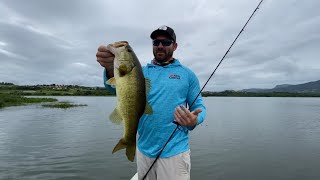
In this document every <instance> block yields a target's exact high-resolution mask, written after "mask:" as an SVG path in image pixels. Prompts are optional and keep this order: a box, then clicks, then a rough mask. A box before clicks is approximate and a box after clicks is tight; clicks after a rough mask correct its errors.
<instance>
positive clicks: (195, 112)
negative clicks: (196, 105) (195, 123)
mask: <svg viewBox="0 0 320 180" xmlns="http://www.w3.org/2000/svg"><path fill="white" fill-rule="evenodd" d="M201 112H202V109H196V110H195V111H193V112H192V113H193V114H194V115H196V116H197V115H198V114H199V113H201Z"/></svg>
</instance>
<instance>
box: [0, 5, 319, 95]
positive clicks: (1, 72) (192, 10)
mask: <svg viewBox="0 0 320 180" xmlns="http://www.w3.org/2000/svg"><path fill="white" fill-rule="evenodd" d="M257 3H258V1H256V0H254V1H253V0H244V1H236V0H230V1H223V0H217V1H208V0H207V1H206V0H202V1H182V0H181V1H170V0H164V1H161V2H160V1H157V2H154V1H147V0H143V1H139V2H136V1H105V0H93V1H75V0H70V1H63V0H56V1H46V0H29V1H24V0H3V1H1V2H0V16H1V17H4V18H2V19H0V42H2V43H0V63H1V66H0V81H7V82H14V83H17V84H50V83H56V84H60V83H61V84H79V85H87V86H102V71H103V68H101V67H100V65H99V64H98V63H97V62H96V59H95V53H96V51H97V47H98V45H101V44H107V43H111V42H113V41H118V40H127V41H129V42H130V44H131V46H132V47H133V48H134V50H135V52H136V54H137V55H138V57H139V59H140V61H141V63H142V64H146V63H148V62H149V61H150V60H151V59H152V56H153V54H152V47H151V41H150V38H149V35H150V33H151V31H152V30H154V29H155V28H157V27H159V26H160V25H163V24H167V25H169V26H172V27H173V28H174V29H175V31H176V33H177V39H178V44H179V46H178V49H177V51H176V52H175V57H176V58H178V59H180V60H181V62H182V63H183V64H184V65H186V66H188V67H189V68H190V69H192V70H194V72H195V73H196V74H197V75H198V77H199V80H200V83H201V85H203V84H204V82H205V81H206V80H207V78H208V77H209V76H210V74H211V73H212V71H213V70H214V68H215V66H216V65H217V64H218V62H219V60H220V59H221V58H222V56H223V55H224V53H225V51H226V50H227V48H228V47H229V45H230V44H231V42H232V41H233V39H234V38H235V36H236V35H237V33H238V32H239V31H240V29H241V27H242V26H243V24H244V23H245V21H246V20H247V18H248V17H249V15H250V14H251V12H252V11H253V9H254V8H255V6H256V5H257ZM158 7H165V8H160V9H159V8H158ZM319 8H320V1H317V0H307V1H298V0H283V1H278V0H268V1H264V3H263V4H262V6H261V8H260V9H259V10H258V12H257V14H256V15H255V16H254V18H253V19H252V21H251V22H250V23H249V24H248V27H247V28H246V29H245V31H244V32H243V34H242V35H241V36H240V38H239V39H238V41H237V43H236V44H235V45H234V47H233V48H232V49H231V51H230V53H229V54H228V56H227V57H226V59H225V61H224V62H223V63H222V64H221V66H220V67H219V69H218V71H217V72H216V74H215V75H214V77H213V79H212V80H211V81H210V83H209V84H208V86H207V88H206V89H208V90H224V89H242V88H251V87H257V88H259V87H261V88H270V87H273V86H274V85H276V84H279V83H303V82H307V81H313V80H318V79H319V77H318V75H317V74H319V70H320V63H319V62H318V59H317V57H319V55H320V54H319V53H320V52H319V51H318V48H319V46H320V44H319V43H320V41H319V39H320V36H319V35H318V34H319V33H318V29H319V28H320V19H319V17H320V13H319V11H318V9H319ZM17 72H19V73H17Z"/></svg>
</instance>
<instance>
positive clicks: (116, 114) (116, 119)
mask: <svg viewBox="0 0 320 180" xmlns="http://www.w3.org/2000/svg"><path fill="white" fill-rule="evenodd" d="M109 119H110V121H111V122H113V123H115V124H121V122H122V117H121V115H120V114H119V111H118V109H117V108H115V109H114V110H113V112H112V113H111V114H110V116H109Z"/></svg>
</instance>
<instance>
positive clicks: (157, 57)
mask: <svg viewBox="0 0 320 180" xmlns="http://www.w3.org/2000/svg"><path fill="white" fill-rule="evenodd" d="M150 37H151V39H152V40H153V41H152V42H153V54H154V59H153V60H152V61H151V63H149V64H147V66H145V67H143V73H144V76H145V78H148V79H149V80H150V81H151V89H150V92H149V94H147V101H148V102H149V104H150V105H151V107H152V109H153V114H151V115H143V116H142V117H141V118H140V120H139V125H138V135H139V137H138V145H137V147H138V148H137V171H138V177H139V179H142V178H143V176H144V175H145V174H146V173H147V171H148V170H149V168H150V166H151V164H152V163H153V161H154V159H155V158H156V157H157V155H158V154H159V153H160V151H161V149H162V148H163V146H164V145H165V143H166V142H167V141H168V139H169V137H170V135H171V134H172V132H173V131H174V129H175V128H176V125H175V124H174V123H173V122H172V120H175V121H176V122H177V123H178V124H180V125H181V127H179V129H178V130H177V131H176V132H175V133H174V135H173V137H172V139H171V140H170V141H169V142H168V144H167V145H166V147H165V149H164V150H163V152H162V153H161V155H160V158H159V159H158V160H157V162H156V163H155V165H154V166H153V167H152V169H151V170H150V172H149V173H148V175H147V176H146V179H150V180H151V179H152V180H153V179H158V180H160V179H161V180H171V179H172V180H180V179H181V180H186V179H190V169H191V163H190V147H189V143H188V133H189V131H191V130H193V129H194V128H195V127H196V126H197V125H199V124H200V123H202V122H203V121H204V118H205V115H206V108H205V106H204V104H203V101H202V97H201V95H200V96H199V97H198V98H197V99H196V97H197V95H198V93H199V91H200V85H199V81H198V78H197V77H196V75H195V74H194V73H193V72H192V71H191V70H190V69H188V68H186V67H184V66H183V65H181V64H180V61H179V60H178V59H176V58H174V57H173V52H174V51H175V50H176V49H177V47H178V44H177V42H176V35H175V32H174V30H173V29H172V28H170V27H168V26H161V27H160V28H158V29H156V30H155V31H153V32H152V33H151V35H150ZM96 57H97V61H98V62H99V63H100V65H101V66H103V67H105V75H104V76H105V77H104V78H105V80H106V79H108V78H111V77H113V60H114V55H113V54H111V52H110V51H108V50H107V48H106V46H104V45H102V46H100V47H99V48H98V52H97V54H96ZM104 82H105V81H104ZM106 88H107V89H109V90H110V91H114V89H112V88H111V87H110V86H108V85H106ZM193 102H194V103H193ZM192 103H193V105H192V106H191V104H192ZM186 104H187V105H189V106H191V108H190V110H191V111H189V110H188V109H187V108H186V107H185V105H186Z"/></svg>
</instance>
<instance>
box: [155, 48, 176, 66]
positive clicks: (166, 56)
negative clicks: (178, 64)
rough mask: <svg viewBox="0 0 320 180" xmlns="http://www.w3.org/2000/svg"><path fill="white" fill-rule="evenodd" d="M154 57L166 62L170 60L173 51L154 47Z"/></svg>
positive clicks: (158, 60)
mask: <svg viewBox="0 0 320 180" xmlns="http://www.w3.org/2000/svg"><path fill="white" fill-rule="evenodd" d="M153 55H154V59H155V60H156V61H157V62H159V63H163V62H167V61H169V60H171V58H172V55H173V51H166V50H165V49H154V50H153Z"/></svg>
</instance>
